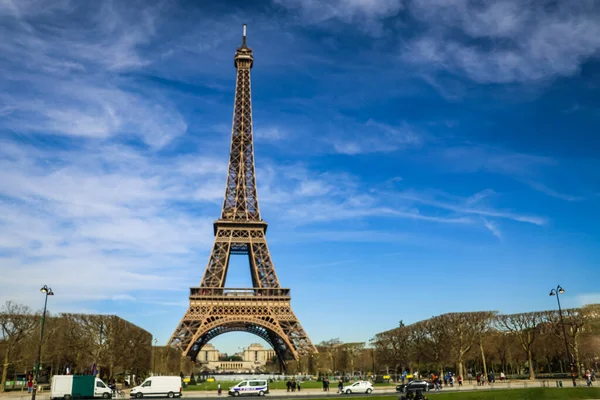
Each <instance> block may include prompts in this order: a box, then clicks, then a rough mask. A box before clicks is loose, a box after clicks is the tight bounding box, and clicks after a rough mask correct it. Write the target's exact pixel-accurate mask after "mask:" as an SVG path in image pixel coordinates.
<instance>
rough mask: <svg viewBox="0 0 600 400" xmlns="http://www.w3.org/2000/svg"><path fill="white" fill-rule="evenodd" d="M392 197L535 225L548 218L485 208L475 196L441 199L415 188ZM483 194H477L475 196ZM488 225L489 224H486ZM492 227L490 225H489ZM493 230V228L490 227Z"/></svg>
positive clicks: (459, 211)
mask: <svg viewBox="0 0 600 400" xmlns="http://www.w3.org/2000/svg"><path fill="white" fill-rule="evenodd" d="M387 195H388V196H390V197H395V198H399V199H402V200H407V201H412V202H415V203H420V204H423V205H427V206H432V207H435V208H439V209H443V210H448V211H453V212H456V213H458V214H459V215H471V216H480V217H492V218H501V219H509V220H513V221H517V222H524V223H529V224H533V225H545V224H546V223H547V220H546V218H544V217H539V216H535V215H527V214H519V213H515V212H510V211H504V210H498V209H494V208H490V207H487V208H483V207H480V206H477V204H476V202H473V201H472V200H473V196H471V197H468V198H466V199H458V200H454V201H448V200H440V199H439V198H438V197H439V196H438V197H436V196H434V195H431V194H427V193H418V192H416V191H414V190H406V191H404V192H396V193H388V194H387ZM478 195H481V192H480V193H479V194H476V195H474V196H478ZM486 227H487V226H486ZM487 228H488V229H490V227H487ZM490 230H491V229H490Z"/></svg>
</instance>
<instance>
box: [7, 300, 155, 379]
mask: <svg viewBox="0 0 600 400" xmlns="http://www.w3.org/2000/svg"><path fill="white" fill-rule="evenodd" d="M41 322H42V317H41V313H39V312H33V311H32V310H31V309H29V308H28V307H26V306H24V305H21V304H17V303H13V302H10V301H9V302H7V303H6V304H5V305H4V306H3V307H2V308H0V354H2V356H3V357H2V359H3V363H2V365H0V367H1V370H2V374H1V379H0V385H1V386H0V387H1V389H0V390H4V388H5V382H6V380H7V378H12V377H13V376H15V375H16V374H23V373H26V372H31V371H33V370H34V368H35V364H36V362H37V354H38V346H39V343H40V336H41V335H40V334H41V332H40V330H41ZM151 342H152V335H151V334H150V333H149V332H147V331H145V330H143V329H141V328H139V327H137V326H135V325H133V324H131V323H130V322H127V321H125V320H123V319H121V318H119V317H117V316H114V315H88V314H59V315H56V316H52V315H49V314H48V313H47V314H46V321H45V327H44V338H43V341H42V359H41V364H40V369H41V370H42V371H43V372H42V374H43V375H47V376H50V375H52V374H56V373H64V372H65V371H66V368H67V366H68V368H69V369H70V372H71V373H79V374H89V373H91V369H92V365H93V364H96V366H97V369H98V370H99V373H100V376H101V377H104V378H106V377H115V376H119V375H121V374H125V373H127V374H135V375H136V376H138V377H139V376H145V375H147V374H148V373H149V371H150V370H151V357H152V351H151V345H152V343H151Z"/></svg>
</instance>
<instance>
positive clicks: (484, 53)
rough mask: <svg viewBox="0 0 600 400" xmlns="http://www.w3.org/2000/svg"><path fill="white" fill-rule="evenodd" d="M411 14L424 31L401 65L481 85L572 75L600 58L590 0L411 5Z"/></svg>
mask: <svg viewBox="0 0 600 400" xmlns="http://www.w3.org/2000/svg"><path fill="white" fill-rule="evenodd" d="M409 9H410V13H411V15H413V16H414V17H415V18H416V19H417V20H419V21H420V22H421V23H424V24H425V26H426V27H427V28H426V30H425V32H422V33H420V34H417V35H415V38H414V39H411V40H409V41H408V42H407V43H406V44H405V46H404V48H403V51H402V57H403V59H404V60H406V61H408V62H410V63H413V64H418V65H421V66H422V67H423V68H424V69H434V70H450V71H453V72H455V73H458V74H461V75H465V76H467V77H469V78H471V79H473V80H474V81H477V82H480V83H511V82H522V83H524V82H530V81H541V80H545V79H551V78H555V77H559V76H570V75H573V74H576V73H577V72H578V71H579V68H580V66H581V64H582V63H583V62H584V61H585V60H587V59H589V58H591V57H597V56H598V54H600V53H599V51H600V25H599V24H598V23H597V21H598V19H599V18H600V9H599V8H598V7H597V6H596V4H595V3H594V2H590V1H579V2H572V1H558V2H549V1H538V2H525V3H524V2H522V1H518V0H501V1H492V0H489V1H488V0H485V1H482V2H477V3H474V2H471V1H469V0H456V1H450V2H449V1H442V0H413V1H411V2H410V3H409ZM456 31H459V32H460V35H462V38H460V37H461V36H460V35H456ZM465 38H466V39H465Z"/></svg>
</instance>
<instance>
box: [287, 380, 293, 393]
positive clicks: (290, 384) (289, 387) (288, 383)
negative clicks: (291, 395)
mask: <svg viewBox="0 0 600 400" xmlns="http://www.w3.org/2000/svg"><path fill="white" fill-rule="evenodd" d="M285 386H287V391H288V392H289V391H291V390H292V381H291V380H289V379H288V381H287V382H286V384H285Z"/></svg>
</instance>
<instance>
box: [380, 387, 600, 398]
mask: <svg viewBox="0 0 600 400" xmlns="http://www.w3.org/2000/svg"><path fill="white" fill-rule="evenodd" d="M425 395H426V396H427V397H428V398H429V399H431V400H579V399H600V388H562V389H557V388H531V389H509V390H506V389H496V390H475V391H470V392H467V391H465V392H447V393H433V392H428V393H426V394H425ZM394 398H397V396H377V397H369V400H391V399H394Z"/></svg>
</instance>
